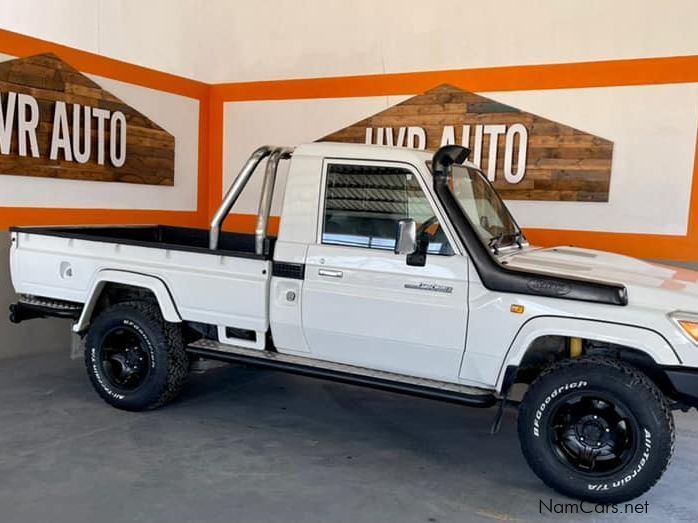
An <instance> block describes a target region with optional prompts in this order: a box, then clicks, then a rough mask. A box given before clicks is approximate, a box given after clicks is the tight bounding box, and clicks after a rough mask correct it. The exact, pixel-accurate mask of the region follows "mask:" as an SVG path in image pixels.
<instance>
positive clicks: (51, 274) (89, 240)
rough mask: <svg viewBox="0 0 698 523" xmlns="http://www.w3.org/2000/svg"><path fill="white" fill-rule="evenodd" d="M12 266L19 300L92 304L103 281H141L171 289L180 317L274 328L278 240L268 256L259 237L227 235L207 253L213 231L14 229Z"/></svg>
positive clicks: (222, 325) (260, 330) (260, 335)
mask: <svg viewBox="0 0 698 523" xmlns="http://www.w3.org/2000/svg"><path fill="white" fill-rule="evenodd" d="M11 236H12V248H11V250H10V266H11V272H12V283H13V285H14V288H15V291H16V292H17V293H18V294H22V295H26V296H28V297H30V298H31V297H38V298H50V299H56V300H65V301H69V302H73V303H77V304H84V303H86V301H87V299H88V297H89V296H91V295H92V294H93V293H94V292H95V289H98V286H99V285H103V284H101V283H100V281H109V280H105V276H104V275H105V273H108V274H113V273H114V271H118V272H119V273H121V274H128V275H134V274H135V275H143V276H145V277H150V278H152V279H156V280H158V281H160V282H162V283H164V284H165V286H166V288H167V292H168V293H169V295H170V296H171V298H172V300H173V302H174V305H175V307H176V309H177V312H178V314H179V315H180V317H181V318H182V319H183V320H185V321H193V322H200V323H205V324H209V325H216V326H218V327H219V330H220V331H221V332H222V333H223V334H222V336H221V339H225V337H226V336H225V332H226V330H227V328H228V327H230V328H231V329H232V330H234V329H239V330H245V331H254V332H255V333H256V339H257V340H260V343H261V342H262V341H263V340H264V334H265V333H266V331H267V328H268V325H269V319H268V311H267V301H268V289H269V280H270V277H271V255H272V247H273V245H274V240H273V239H272V240H268V241H267V245H266V249H265V252H264V254H262V255H257V254H255V251H254V235H253V234H239V233H230V232H226V233H222V234H221V236H220V242H219V248H218V249H216V250H210V249H209V248H208V231H206V230H203V229H189V228H184V227H169V226H162V225H148V226H107V227H101V226H100V227H15V228H12V229H11Z"/></svg>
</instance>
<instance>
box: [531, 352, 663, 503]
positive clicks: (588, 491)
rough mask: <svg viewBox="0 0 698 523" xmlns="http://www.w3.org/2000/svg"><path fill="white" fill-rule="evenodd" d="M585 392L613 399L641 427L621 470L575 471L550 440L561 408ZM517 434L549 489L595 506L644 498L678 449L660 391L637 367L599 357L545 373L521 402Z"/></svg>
mask: <svg viewBox="0 0 698 523" xmlns="http://www.w3.org/2000/svg"><path fill="white" fill-rule="evenodd" d="M580 394H581V395H582V396H584V395H587V396H588V397H594V394H596V395H599V394H602V395H604V396H605V397H607V398H612V400H613V401H614V402H617V403H616V404H617V405H619V406H620V408H622V409H625V411H627V412H629V413H630V414H631V418H632V417H634V420H635V421H634V422H636V423H637V426H638V427H640V430H639V431H638V432H639V434H638V435H637V437H636V438H635V441H636V446H635V447H633V448H634V449H635V448H636V450H629V451H628V456H629V457H628V458H627V463H625V464H621V465H619V466H620V467H621V468H620V469H619V470H612V469H611V470H609V471H608V472H607V473H605V474H595V473H588V472H586V471H584V472H582V471H579V470H575V469H574V467H573V466H571V465H570V464H569V463H566V462H565V458H564V456H563V457H560V453H559V452H558V451H556V447H555V444H554V443H552V442H551V438H553V439H554V436H552V435H553V434H554V430H555V429H553V428H552V427H551V424H552V421H553V420H554V419H555V412H556V409H560V408H564V407H563V406H564V405H567V404H568V403H566V402H570V401H574V398H579V397H580ZM573 395H574V396H573ZM557 412H560V411H559V410H557ZM518 432H519V441H520V443H521V450H522V451H523V454H524V456H525V458H526V461H527V462H528V464H529V466H530V467H531V468H532V469H533V471H534V472H535V473H536V474H537V475H538V477H539V478H540V479H542V480H543V482H544V483H545V484H546V485H548V486H549V487H551V488H553V489H555V490H556V491H558V492H560V493H562V494H564V495H566V496H570V497H573V498H577V499H581V500H586V501H591V502H596V503H622V502H625V501H628V500H630V499H634V498H636V497H638V496H640V495H642V494H643V493H645V492H646V491H647V490H649V489H650V488H651V487H652V486H653V485H654V484H655V483H656V482H657V481H658V480H659V478H661V476H662V474H663V473H664V471H665V470H666V468H667V466H668V465H669V462H670V460H671V456H672V454H673V451H674V418H673V416H672V413H671V409H670V408H669V405H668V403H667V401H666V399H665V397H664V395H663V394H662V393H661V391H660V390H659V389H658V388H657V386H656V385H655V384H654V383H653V382H652V381H651V380H650V379H649V378H648V377H647V376H646V375H645V374H644V373H642V372H640V371H639V370H638V369H636V368H634V367H632V366H630V365H627V364H625V363H623V362H620V361H618V360H616V359H611V358H607V357H600V356H585V357H582V358H578V359H571V360H564V361H561V362H558V363H556V364H554V365H552V366H551V367H549V368H548V369H547V370H545V371H544V372H542V373H541V374H540V375H539V376H538V378H536V380H535V381H534V382H533V383H532V384H531V386H530V387H529V388H528V390H527V392H526V395H525V396H524V399H523V401H522V403H521V406H520V409H519V416H518Z"/></svg>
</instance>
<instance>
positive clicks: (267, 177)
mask: <svg viewBox="0 0 698 523" xmlns="http://www.w3.org/2000/svg"><path fill="white" fill-rule="evenodd" d="M292 153H293V148H290V147H274V146H271V145H263V146H262V147H259V148H258V149H257V150H256V151H254V152H253V153H252V154H251V155H250V157H249V158H248V159H247V161H246V162H245V165H243V166H242V169H240V173H239V174H238V175H237V177H236V178H235V181H234V182H233V183H232V184H231V186H230V188H229V189H228V191H227V192H226V193H225V197H224V198H223V202H222V203H221V205H220V207H218V210H217V211H216V214H215V215H214V216H213V219H212V220H211V230H210V232H209V240H208V247H209V249H210V250H212V251H215V250H216V249H217V248H218V240H219V238H220V233H221V224H222V223H223V220H225V218H226V217H227V216H228V213H229V212H230V209H232V207H233V205H235V202H236V201H237V199H238V198H239V197H240V194H241V193H242V190H243V189H244V188H245V187H246V186H247V182H248V181H249V180H250V178H251V176H252V174H253V173H254V171H255V169H256V168H257V166H258V165H259V164H260V162H261V161H262V160H264V159H265V158H266V157H267V156H268V157H269V160H268V161H267V167H266V169H265V171H264V181H263V183H262V194H261V197H260V200H259V212H258V214H257V226H256V228H255V253H256V254H258V255H262V254H264V240H265V239H266V233H267V224H268V223H269V213H270V212H271V201H272V197H273V193H274V184H275V183H276V171H277V169H278V167H279V161H280V160H285V159H287V158H290V157H291V154H292Z"/></svg>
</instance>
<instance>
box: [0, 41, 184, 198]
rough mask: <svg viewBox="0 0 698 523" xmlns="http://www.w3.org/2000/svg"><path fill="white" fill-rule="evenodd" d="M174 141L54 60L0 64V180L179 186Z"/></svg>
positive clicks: (46, 57) (44, 56)
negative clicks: (30, 178) (31, 178)
mask: <svg viewBox="0 0 698 523" xmlns="http://www.w3.org/2000/svg"><path fill="white" fill-rule="evenodd" d="M174 159H175V139H174V136H172V135H171V134H169V133H168V132H167V131H165V130H164V129H163V128H161V127H160V126H158V125H157V124H155V123H154V122H153V121H151V120H150V119H148V118H147V117H146V116H145V115H143V114H142V113H140V112H139V111H137V110H136V109H134V108H132V107H130V106H129V105H127V104H126V103H124V102H123V101H122V100H120V99H118V98H117V97H116V96H114V95H112V94H111V93H109V92H108V91H105V90H104V89H102V88H101V87H100V86H99V85H97V84H96V83H95V82H93V81H92V80H91V79H90V78H88V77H87V76H85V75H84V74H82V73H80V72H79V71H77V70H76V69H74V68H73V67H71V66H70V65H68V64H67V63H65V62H64V61H63V60H61V59H60V58H58V57H57V56H56V55H53V54H41V55H36V56H30V57H28V58H18V59H15V60H9V61H7V62H3V63H0V175H1V174H11V175H21V176H43V177H49V178H70V179H76V180H93V181H102V182H127V183H142V184H150V185H174Z"/></svg>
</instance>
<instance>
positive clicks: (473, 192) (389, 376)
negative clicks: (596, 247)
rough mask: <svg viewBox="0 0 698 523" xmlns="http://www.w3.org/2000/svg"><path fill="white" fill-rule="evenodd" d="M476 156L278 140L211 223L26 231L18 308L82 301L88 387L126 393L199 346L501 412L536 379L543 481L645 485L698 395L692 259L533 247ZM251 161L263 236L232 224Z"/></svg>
mask: <svg viewBox="0 0 698 523" xmlns="http://www.w3.org/2000/svg"><path fill="white" fill-rule="evenodd" d="M467 156H468V150H467V149H465V148H463V147H460V146H445V147H442V148H441V149H439V150H438V151H437V152H436V154H434V155H433V157H432V156H431V155H428V154H426V153H424V152H420V151H415V150H410V149H404V148H388V147H377V146H368V145H353V144H335V143H314V144H308V145H301V146H299V147H296V148H295V149H290V148H282V147H268V146H265V147H261V148H259V149H258V150H257V151H255V152H254V153H253V154H252V156H251V157H250V159H249V160H248V161H247V163H246V164H245V166H244V167H243V169H242V171H241V173H240V175H239V176H238V177H237V178H236V180H235V182H234V183H233V185H232V186H231V188H230V190H229V191H228V193H227V194H226V196H225V199H224V202H223V204H222V205H221V207H220V209H219V210H218V212H217V214H216V215H215V217H214V219H213V221H212V223H211V229H210V230H209V231H206V230H198V229H187V228H178V227H167V226H131V227H125V226H124V227H41V228H37V227H16V228H13V229H12V233H11V241H12V249H11V270H12V282H13V284H14V287H15V290H16V292H17V293H18V295H19V301H18V303H16V304H14V305H13V306H12V307H11V319H12V321H15V322H19V321H22V320H26V319H31V318H36V317H43V316H60V317H69V318H73V319H74V320H75V323H74V326H73V330H74V331H75V332H76V333H79V334H81V335H85V336H86V340H85V343H86V345H85V347H86V349H85V363H86V366H87V372H88V374H89V377H90V379H91V381H92V384H93V385H94V387H95V389H96V390H97V392H98V393H99V395H100V396H101V397H102V398H103V399H104V400H105V401H106V402H107V403H109V404H111V405H113V406H115V407H118V408H122V409H127V410H145V409H152V408H155V407H159V406H161V405H164V404H165V403H167V402H168V401H170V400H172V399H173V398H174V397H175V395H176V394H177V392H178V391H179V390H180V388H181V387H182V385H183V383H184V380H185V377H186V374H187V370H188V366H189V363H190V361H192V360H193V359H198V358H212V359H219V360H224V361H231V362H242V363H244V364H249V365H257V366H264V367H272V368H276V369H280V370H283V371H289V372H294V373H299V374H303V375H308V376H314V377H321V378H327V379H331V380H338V381H342V382H347V383H354V384H359V385H367V386H372V387H376V388H380V389H384V390H391V391H397V392H403V393H408V394H414V395H418V396H422V397H429V398H435V399H440V400H446V401H452V402H458V403H461V404H464V405H470V406H475V407H492V406H495V405H497V404H498V406H499V408H498V410H497V411H496V416H495V421H494V425H493V429H494V428H496V427H497V426H498V423H499V419H500V417H501V411H502V408H503V407H504V405H505V404H506V403H507V395H508V394H509V392H510V390H511V388H512V385H513V384H515V383H523V384H526V385H527V389H526V393H525V395H524V396H523V399H522V401H521V402H520V403H516V402H512V403H516V404H517V405H518V407H519V412H518V430H519V437H520V441H521V446H522V450H523V453H524V455H525V457H526V459H527V460H528V463H529V465H530V466H531V468H532V469H533V470H534V471H535V473H536V474H538V476H539V477H540V478H541V479H542V480H543V481H544V482H545V483H546V484H548V485H549V486H551V487H553V488H555V489H557V490H558V491H560V492H562V493H564V494H567V495H570V496H574V497H577V498H580V499H585V500H591V501H596V502H604V503H609V502H621V501H624V500H628V499H631V498H634V497H636V496H639V495H640V494H642V493H644V492H645V491H647V490H648V489H649V488H650V487H651V486H652V485H653V484H654V483H655V482H656V481H657V480H658V479H659V478H660V476H661V475H662V473H663V472H664V470H665V469H666V467H667V465H668V463H669V460H670V458H671V454H672V451H673V446H674V421H673V416H672V409H675V408H682V409H688V408H689V407H691V406H696V405H698V285H696V283H695V281H696V280H698V273H694V274H691V273H689V272H687V271H682V272H678V271H677V270H674V269H672V268H669V267H663V266H659V265H655V264H650V263H646V262H643V261H640V260H635V259H632V258H628V257H625V256H619V255H615V254H609V253H604V252H597V251H591V250H586V249H578V248H572V247H558V248H547V249H542V248H535V247H532V246H530V245H529V244H528V242H527V241H526V239H525V237H524V235H523V233H522V232H521V229H519V227H518V225H517V224H516V222H515V220H514V219H513V217H512V216H511V214H510V213H509V211H508V210H507V208H506V207H505V205H504V204H503V203H502V201H501V199H500V198H499V197H498V195H497V193H496V192H495V190H494V189H493V188H492V186H491V184H490V183H489V182H488V181H487V179H486V177H484V176H483V174H482V172H480V171H479V170H478V169H477V168H476V167H475V166H474V165H472V164H469V163H468V162H467V161H466V159H467ZM263 160H266V167H265V168H264V169H262V168H259V169H257V167H258V165H259V164H260V162H262V161H263ZM280 162H289V164H290V165H289V166H288V169H289V170H288V176H287V179H286V183H285V191H284V195H283V210H282V214H281V222H280V229H279V232H278V237H272V236H271V235H269V234H268V218H269V214H270V209H271V202H272V196H273V193H274V190H275V187H276V186H277V185H278V186H281V185H283V184H282V183H281V181H280V180H279V181H277V176H276V173H277V169H278V166H279V164H280ZM255 172H258V173H259V174H258V175H255V176H262V177H263V181H262V190H261V195H260V202H259V214H258V218H257V226H256V232H255V234H249V235H248V234H237V233H229V232H221V224H222V222H223V220H224V219H225V217H226V216H227V215H228V213H229V212H230V210H231V208H232V206H233V204H234V203H235V201H236V200H237V199H238V197H239V195H240V193H241V192H242V190H243V189H244V188H245V187H246V186H247V184H248V181H249V180H250V179H251V177H252V176H253V174H254V173H255Z"/></svg>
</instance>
